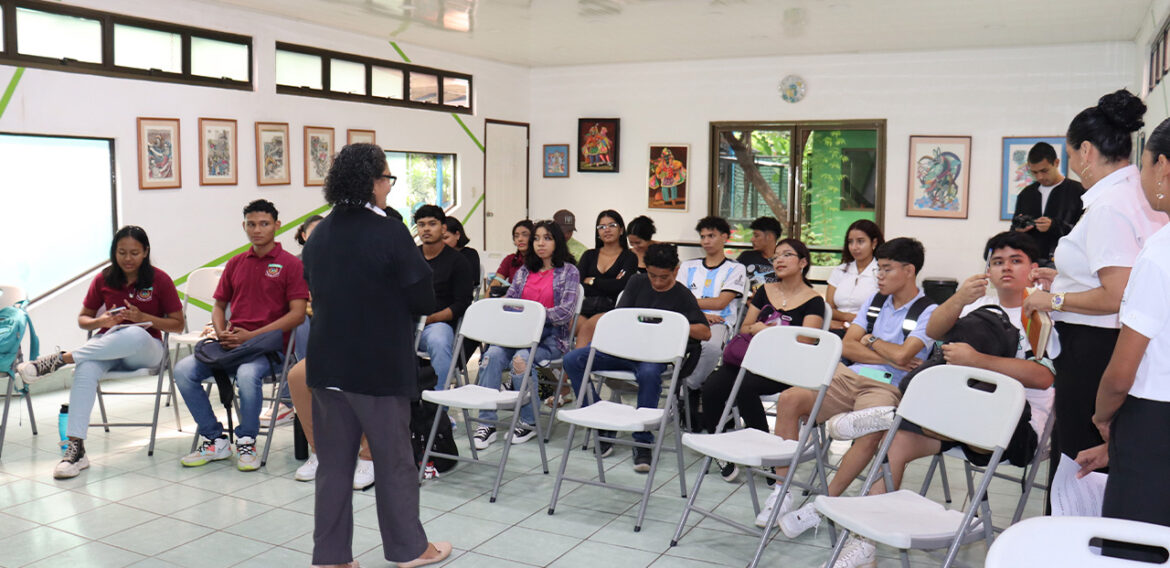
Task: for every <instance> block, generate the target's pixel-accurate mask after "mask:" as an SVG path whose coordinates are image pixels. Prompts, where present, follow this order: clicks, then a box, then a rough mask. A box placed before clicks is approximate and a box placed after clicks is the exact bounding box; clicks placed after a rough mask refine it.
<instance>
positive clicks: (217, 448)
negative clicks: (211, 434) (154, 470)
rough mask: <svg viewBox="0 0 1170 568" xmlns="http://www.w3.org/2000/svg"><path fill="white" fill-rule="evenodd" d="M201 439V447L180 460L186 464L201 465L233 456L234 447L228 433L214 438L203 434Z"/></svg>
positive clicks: (191, 465) (190, 465) (188, 465)
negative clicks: (208, 437)
mask: <svg viewBox="0 0 1170 568" xmlns="http://www.w3.org/2000/svg"><path fill="white" fill-rule="evenodd" d="M199 439H200V440H201V441H200V442H199V447H197V448H195V451H193V452H191V453H189V454H187V455H185V456H183V457H182V458H181V459H180V460H179V462H180V463H182V464H183V465H184V466H187V467H199V466H201V465H205V464H207V462H213V461H218V460H226V459H228V458H230V457H232V447H231V445H229V444H228V439H227V435H222V436H220V437H218V438H216V439H214V440H208V439H207V438H204V437H202V436H200V438H199Z"/></svg>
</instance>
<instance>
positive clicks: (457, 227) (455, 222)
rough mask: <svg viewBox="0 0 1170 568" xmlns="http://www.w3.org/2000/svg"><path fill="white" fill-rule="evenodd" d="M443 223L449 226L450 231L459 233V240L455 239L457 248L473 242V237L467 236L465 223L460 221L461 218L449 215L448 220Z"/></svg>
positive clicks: (448, 230)
mask: <svg viewBox="0 0 1170 568" xmlns="http://www.w3.org/2000/svg"><path fill="white" fill-rule="evenodd" d="M443 224H444V225H446V226H447V232H448V233H459V240H458V241H455V248H463V247H465V246H467V243H470V242H471V239H469V238H467V231H465V230H463V223H460V222H459V219H456V218H454V217H447V220H446V221H444V222H443Z"/></svg>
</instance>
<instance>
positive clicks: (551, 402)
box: [544, 391, 573, 408]
mask: <svg viewBox="0 0 1170 568" xmlns="http://www.w3.org/2000/svg"><path fill="white" fill-rule="evenodd" d="M571 402H573V391H569V392H567V393H564V394H561V395H555V394H554V395H552V396H550V397H548V398H546V399H544V405H545V406H547V407H549V408H552V407H554V406H555V407H557V408H561V407H563V406H565V405H566V404H569V403H571Z"/></svg>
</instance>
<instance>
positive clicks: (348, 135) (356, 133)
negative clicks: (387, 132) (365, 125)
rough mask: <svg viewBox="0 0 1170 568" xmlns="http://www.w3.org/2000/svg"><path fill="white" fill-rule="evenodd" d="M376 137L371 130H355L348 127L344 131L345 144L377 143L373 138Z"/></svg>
mask: <svg viewBox="0 0 1170 568" xmlns="http://www.w3.org/2000/svg"><path fill="white" fill-rule="evenodd" d="M377 137H378V135H377V133H376V132H374V131H373V130H357V129H355V128H350V129H349V130H346V131H345V143H346V144H377V142H375V141H374V140H376V139H377Z"/></svg>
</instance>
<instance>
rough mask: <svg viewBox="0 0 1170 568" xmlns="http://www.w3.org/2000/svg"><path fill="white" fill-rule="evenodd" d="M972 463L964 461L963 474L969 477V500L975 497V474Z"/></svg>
mask: <svg viewBox="0 0 1170 568" xmlns="http://www.w3.org/2000/svg"><path fill="white" fill-rule="evenodd" d="M972 467H973V466H972V465H971V462H969V461H966V460H963V474H964V475H965V476H966V477H967V499H972V498H974V496H975V474H974V473H973V472H972V470H971V468H972Z"/></svg>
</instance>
